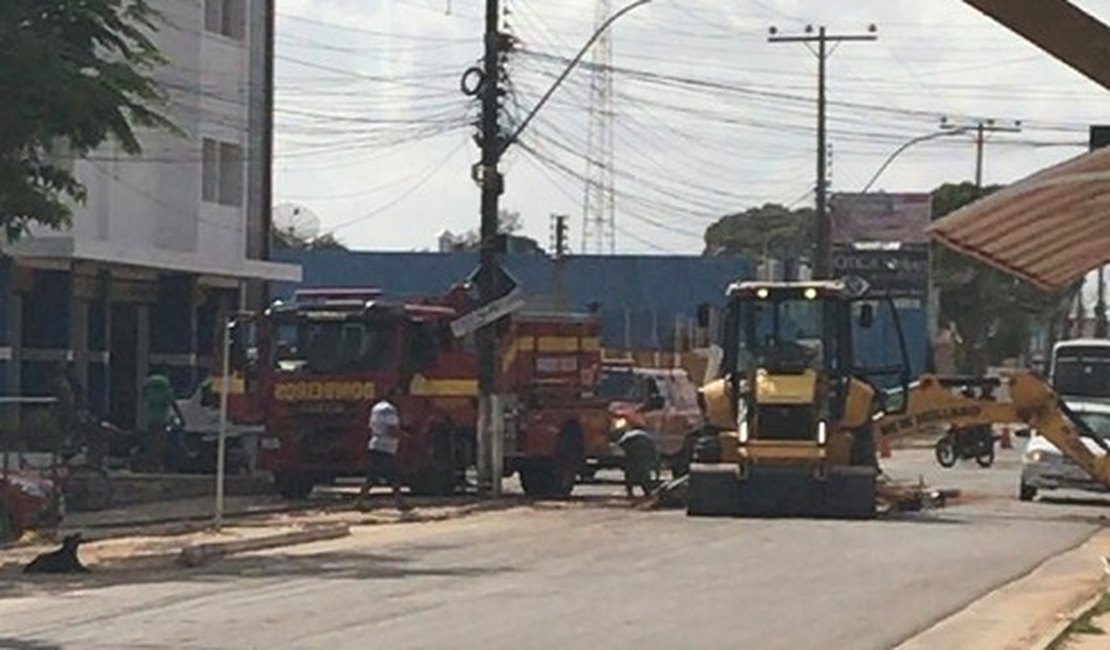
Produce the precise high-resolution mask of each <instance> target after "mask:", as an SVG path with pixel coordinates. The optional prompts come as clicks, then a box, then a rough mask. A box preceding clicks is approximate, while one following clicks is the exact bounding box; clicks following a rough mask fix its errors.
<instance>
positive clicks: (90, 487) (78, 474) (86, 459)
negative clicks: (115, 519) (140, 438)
mask: <svg viewBox="0 0 1110 650" xmlns="http://www.w3.org/2000/svg"><path fill="white" fill-rule="evenodd" d="M94 424H95V426H96V427H97V434H98V435H97V436H96V438H97V440H96V442H97V443H98V444H97V445H95V446H94V445H90V444H89V443H88V442H87V441H86V440H85V438H86V437H87V432H88V430H87V428H86V427H90V426H92V425H94ZM80 427H81V429H82V435H80V440H74V441H70V442H69V443H68V444H66V445H65V446H63V448H62V449H61V450H60V451H59V452H58V453H57V454H55V455H53V457H52V459H51V462H50V464H49V465H47V466H46V467H39V468H33V467H29V466H28V464H27V463H26V461H24V460H22V459H21V461H20V468H21V469H24V470H29V469H38V471H39V474H40V476H44V477H46V478H49V479H50V480H51V481H53V483H54V485H56V486H58V488H59V489H60V490H61V495H62V499H63V504H62V509H63V511H64V510H73V511H74V512H90V511H95V510H104V509H107V508H110V507H112V503H113V501H114V498H115V486H114V484H113V482H112V477H111V475H110V474H109V472H108V469H107V465H106V456H107V453H106V443H107V440H106V439H105V438H104V437H103V436H105V435H110V434H112V433H113V432H114V431H115V428H114V427H112V425H110V424H108V423H106V422H93V421H92V420H91V419H89V418H82V419H81V422H80Z"/></svg>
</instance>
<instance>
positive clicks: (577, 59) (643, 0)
mask: <svg viewBox="0 0 1110 650" xmlns="http://www.w3.org/2000/svg"><path fill="white" fill-rule="evenodd" d="M649 2H651V0H636V2H633V3H632V4H630V5H628V6H627V7H625V8H623V9H621V10H620V11H618V12H616V13H614V14H613V15H612V16H609V18H608V19H606V21H605V22H603V23H601V26H600V27H598V28H597V31H595V32H594V34H593V36H591V37H590V40H588V41H586V44H585V45H583V46H582V49H580V50H578V54H576V55H574V58H573V59H571V61H570V63H569V64H568V65H567V67H566V69H565V70H563V73H562V74H560V75H559V78H558V79H556V80H555V83H554V84H552V85H551V87H550V88H548V89H547V92H546V93H544V94H543V97H541V98H540V101H539V102H538V103H537V104H536V105H535V106H534V107H533V108H532V110H531V111H529V112H528V115H527V116H526V117H525V118H524V121H523V122H521V123H520V126H518V127H517V128H516V131H513V134H512V135H511V136H509V138H508V139H507V140H505V143H504V144H503V145H501V152H500V153H502V154H503V153H505V150H506V149H508V148H509V147H510V146H511V145H512V144H513V143H515V142H516V141H517V139H518V138H520V134H521V133H523V132H524V129H526V128H527V127H528V125H529V124H530V123H531V122H532V119H533V118H534V117H536V113H539V112H540V109H541V108H543V107H544V104H546V103H547V100H549V99H551V96H552V95H554V94H555V91H556V90H558V88H559V86H561V85H562V84H563V81H564V80H565V79H566V78H567V77H568V76H569V75H570V73H571V72H573V71H574V69H575V68H576V67H578V64H579V63H581V61H582V57H584V56H586V52H588V51H589V49H590V46H592V45H593V44H594V43H595V42H596V41H597V39H599V38H601V35H602V34H604V33H605V30H607V29H609V26H610V25H612V24H613V23H615V22H616V21H617V20H618V19H619V18H620V17H621V16H623V15H625V14H626V13H628V12H630V11H632V10H633V9H636V8H637V7H642V6H643V5H646V4H648V3H649Z"/></svg>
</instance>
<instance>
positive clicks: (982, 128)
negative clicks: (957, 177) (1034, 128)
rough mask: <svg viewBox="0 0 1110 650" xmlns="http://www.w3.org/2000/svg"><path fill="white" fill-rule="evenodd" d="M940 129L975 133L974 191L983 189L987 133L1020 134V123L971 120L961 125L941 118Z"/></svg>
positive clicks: (1016, 121)
mask: <svg viewBox="0 0 1110 650" xmlns="http://www.w3.org/2000/svg"><path fill="white" fill-rule="evenodd" d="M940 128H942V129H945V130H948V131H972V132H974V133H975V189H976V190H982V189H983V148H984V146H985V145H986V143H987V134H988V133H1021V121H1019V120H1015V121H1013V122H1012V123H1008V124H1003V123H1000V122H998V120H995V119H985V120H971V121H970V122H965V123H962V124H956V123H953V122H950V121H949V120H948V118H941V120H940Z"/></svg>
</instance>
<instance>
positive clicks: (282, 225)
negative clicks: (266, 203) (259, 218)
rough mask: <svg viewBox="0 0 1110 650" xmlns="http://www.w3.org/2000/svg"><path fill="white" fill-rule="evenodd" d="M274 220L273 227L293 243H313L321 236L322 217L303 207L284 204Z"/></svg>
mask: <svg viewBox="0 0 1110 650" xmlns="http://www.w3.org/2000/svg"><path fill="white" fill-rule="evenodd" d="M272 219H273V220H272V222H271V227H272V228H273V229H274V230H275V231H276V232H278V233H281V234H282V235H285V236H286V237H288V238H289V239H290V240H292V241H301V242H311V241H313V240H314V239H316V236H317V235H319V234H320V217H318V216H316V213H315V212H313V211H312V210H309V209H308V208H306V207H305V206H303V205H297V204H295V203H282V204H281V205H278V206H276V207H274V210H273V214H272Z"/></svg>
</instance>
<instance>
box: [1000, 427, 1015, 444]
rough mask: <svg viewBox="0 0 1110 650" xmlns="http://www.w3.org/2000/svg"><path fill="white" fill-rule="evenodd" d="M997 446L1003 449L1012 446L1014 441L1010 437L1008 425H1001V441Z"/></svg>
mask: <svg viewBox="0 0 1110 650" xmlns="http://www.w3.org/2000/svg"><path fill="white" fill-rule="evenodd" d="M999 446H1000V447H1002V448H1003V449H1013V448H1014V441H1013V440H1012V439H1011V438H1010V427H1002V442H1001V443H1000V444H999Z"/></svg>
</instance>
